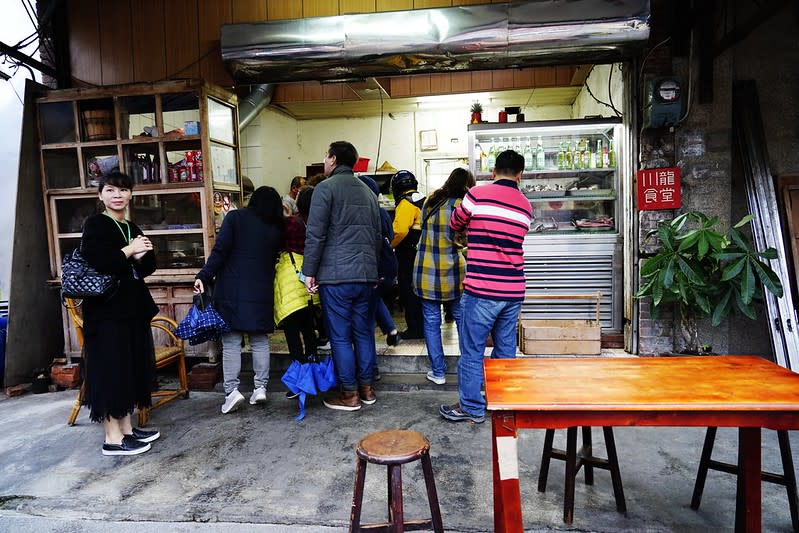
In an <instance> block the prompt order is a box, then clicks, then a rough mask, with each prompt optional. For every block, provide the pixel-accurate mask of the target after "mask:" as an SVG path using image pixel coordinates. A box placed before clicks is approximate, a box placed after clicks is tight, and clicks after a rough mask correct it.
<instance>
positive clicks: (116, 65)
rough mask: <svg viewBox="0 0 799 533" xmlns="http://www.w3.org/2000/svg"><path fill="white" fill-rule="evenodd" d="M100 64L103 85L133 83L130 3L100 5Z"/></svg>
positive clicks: (123, 0) (128, 1)
mask: <svg viewBox="0 0 799 533" xmlns="http://www.w3.org/2000/svg"><path fill="white" fill-rule="evenodd" d="M99 7H100V9H99V13H98V15H99V17H100V21H101V24H100V63H101V68H102V72H103V76H102V80H103V83H102V84H103V85H115V84H119V83H131V82H132V81H133V55H132V54H131V48H132V46H133V34H132V29H131V25H130V24H131V19H130V10H131V6H130V0H118V1H117V2H100V6H99Z"/></svg>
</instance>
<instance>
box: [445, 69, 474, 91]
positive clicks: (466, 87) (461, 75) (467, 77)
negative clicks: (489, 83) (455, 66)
mask: <svg viewBox="0 0 799 533" xmlns="http://www.w3.org/2000/svg"><path fill="white" fill-rule="evenodd" d="M450 83H451V84H452V92H453V93H464V92H466V93H468V92H469V91H471V90H472V73H471V72H453V73H451V74H450Z"/></svg>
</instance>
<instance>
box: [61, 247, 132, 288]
mask: <svg viewBox="0 0 799 533" xmlns="http://www.w3.org/2000/svg"><path fill="white" fill-rule="evenodd" d="M117 285H118V282H117V280H116V278H115V277H114V275H113V274H100V273H99V272H97V271H96V270H95V269H94V268H92V267H91V265H89V263H88V262H87V261H86V259H85V258H84V257H83V256H82V255H81V253H80V249H75V250H73V251H72V252H70V253H68V254H67V255H65V256H64V258H63V259H62V260H61V293H62V294H63V296H64V297H65V298H76V299H83V298H96V297H98V296H104V295H106V294H108V293H109V292H111V291H112V290H115V289H116V287H117Z"/></svg>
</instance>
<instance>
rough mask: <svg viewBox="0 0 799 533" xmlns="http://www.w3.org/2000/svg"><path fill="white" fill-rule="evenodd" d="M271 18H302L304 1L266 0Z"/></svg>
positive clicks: (267, 10)
mask: <svg viewBox="0 0 799 533" xmlns="http://www.w3.org/2000/svg"><path fill="white" fill-rule="evenodd" d="M266 12H267V15H268V18H269V20H284V19H298V18H302V2H298V1H297V0H266Z"/></svg>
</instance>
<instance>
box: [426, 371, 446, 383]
mask: <svg viewBox="0 0 799 533" xmlns="http://www.w3.org/2000/svg"><path fill="white" fill-rule="evenodd" d="M427 379H429V380H430V381H432V382H433V383H435V384H436V385H443V384H445V383H446V382H447V378H446V377H445V376H441V377H438V376H436V375H435V374H433V371H432V370H430V371H429V372H428V373H427Z"/></svg>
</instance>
